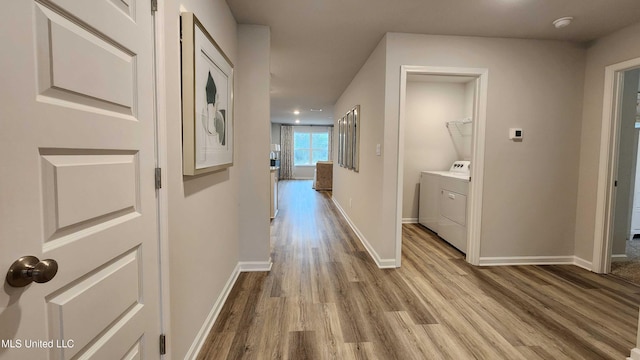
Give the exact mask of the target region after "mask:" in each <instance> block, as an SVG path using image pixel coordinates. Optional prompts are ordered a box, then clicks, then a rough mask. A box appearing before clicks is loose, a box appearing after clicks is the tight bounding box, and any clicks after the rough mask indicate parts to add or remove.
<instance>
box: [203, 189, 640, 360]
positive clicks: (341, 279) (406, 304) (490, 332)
mask: <svg viewBox="0 0 640 360" xmlns="http://www.w3.org/2000/svg"><path fill="white" fill-rule="evenodd" d="M310 185H311V184H310V182H308V181H283V182H281V183H280V211H279V214H278V216H277V218H276V219H275V220H273V221H272V224H271V241H272V260H273V262H274V264H273V268H272V270H271V272H269V273H243V274H241V275H240V276H239V278H238V280H237V282H236V284H235V286H234V288H233V289H232V290H231V293H230V296H229V298H228V300H227V302H226V304H225V305H224V306H223V309H222V311H221V313H220V315H219V316H218V319H217V321H216V323H215V324H214V326H213V328H212V330H211V332H210V334H209V335H208V337H207V340H206V341H205V344H204V346H203V348H202V349H201V352H200V354H199V355H198V360H209V359H212V360H218V359H259V360H262V359H264V360H271V359H321V360H323V359H340V360H342V359H346V360H351V359H384V360H387V359H402V360H405V359H416V360H422V359H438V360H439V359H456V360H458V359H491V360H494V359H545V360H546V359H554V360H555V359H568V360H573V359H587V360H590V359H594V360H595V359H622V358H625V357H626V356H628V355H629V350H630V349H631V348H633V347H634V346H635V341H636V328H637V324H638V320H637V319H638V304H640V287H638V286H635V285H632V284H629V283H626V282H625V281H622V280H620V279H617V278H613V277H610V276H602V275H598V274H594V273H591V272H588V271H586V270H584V269H580V268H578V267H575V266H564V265H553V266H505V267H491V268H489V267H486V268H485V267H474V266H471V265H469V264H468V263H467V262H466V261H465V260H464V254H462V253H460V252H459V251H457V250H456V249H455V248H453V247H451V246H450V245H449V244H447V243H446V242H444V241H442V240H441V239H439V238H438V237H437V235H435V234H434V233H433V232H431V231H429V230H427V229H425V228H424V227H422V226H420V225H417V224H406V225H403V229H402V234H403V248H402V265H403V266H402V268H399V269H385V270H381V269H379V268H378V267H377V266H376V265H375V263H374V262H373V261H372V259H371V258H370V256H369V254H368V253H367V251H366V250H365V248H364V246H363V245H362V244H361V243H360V240H359V239H358V238H357V236H356V235H355V234H354V233H353V231H351V229H350V227H349V225H348V223H347V222H346V221H345V220H344V219H343V218H341V215H340V213H339V211H338V210H337V209H336V207H335V206H334V205H333V203H332V201H331V193H330V192H316V191H314V190H312V189H311V188H310Z"/></svg>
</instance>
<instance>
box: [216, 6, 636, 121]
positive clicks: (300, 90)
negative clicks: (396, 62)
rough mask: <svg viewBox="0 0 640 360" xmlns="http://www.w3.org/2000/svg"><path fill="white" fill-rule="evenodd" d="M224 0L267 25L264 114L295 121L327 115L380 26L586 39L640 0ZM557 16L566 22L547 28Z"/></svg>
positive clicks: (239, 15) (628, 13)
mask: <svg viewBox="0 0 640 360" xmlns="http://www.w3.org/2000/svg"><path fill="white" fill-rule="evenodd" d="M227 3H228V4H229V7H230V8H231V11H232V13H233V15H234V16H235V18H236V20H237V21H238V23H240V24H257V25H268V26H270V27H271V121H272V122H274V123H294V121H295V120H296V119H299V120H300V124H301V125H305V124H318V125H321V124H332V123H333V120H332V119H333V105H334V104H335V102H336V101H337V99H338V97H339V96H340V95H341V94H342V92H343V91H344V90H345V88H346V87H347V85H348V84H349V83H350V82H351V80H352V79H353V77H354V76H355V75H356V73H357V72H358V70H359V69H360V67H361V66H362V65H363V64H364V63H365V61H366V60H367V58H368V56H369V54H371V52H372V51H373V49H374V48H375V47H376V45H377V44H378V42H379V41H380V40H381V39H382V37H383V36H384V34H385V33H386V32H405V33H420V34H438V35H466V36H492V37H510V38H526V39H555V40H568V41H576V42H588V41H590V40H594V39H597V38H599V37H602V36H604V35H607V34H609V33H611V32H614V31H615V30H618V29H620V28H623V27H625V26H628V25H631V24H633V23H636V22H639V21H640V0H227ZM564 16H572V17H574V21H573V23H572V24H571V25H570V26H568V27H566V28H563V29H556V28H554V27H553V25H552V22H553V21H554V20H555V19H557V18H560V17H564ZM310 109H322V110H323V111H313V112H312V111H310ZM294 110H299V111H300V114H299V115H294V113H293V111H294Z"/></svg>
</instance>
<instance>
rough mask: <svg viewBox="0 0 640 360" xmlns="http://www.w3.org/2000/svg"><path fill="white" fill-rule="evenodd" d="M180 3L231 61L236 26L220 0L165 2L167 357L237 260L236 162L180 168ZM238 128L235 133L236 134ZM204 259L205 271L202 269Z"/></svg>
mask: <svg viewBox="0 0 640 360" xmlns="http://www.w3.org/2000/svg"><path fill="white" fill-rule="evenodd" d="M181 5H182V6H183V7H184V10H186V11H192V12H194V13H195V14H197V16H198V19H199V20H200V21H201V22H202V24H203V25H204V26H205V28H206V29H207V30H208V31H209V33H210V34H211V36H213V38H214V39H216V41H217V42H218V45H220V47H221V48H222V49H223V50H224V51H225V53H226V54H227V56H228V57H229V58H230V59H231V61H232V62H233V63H235V62H236V59H237V57H236V47H237V39H236V29H237V26H236V22H235V20H234V18H233V16H232V15H231V11H230V10H229V8H228V7H227V5H226V3H225V2H224V1H221V0H217V1H202V0H186V1H183V2H178V1H176V0H168V1H166V2H165V4H164V6H165V33H164V36H165V39H166V44H165V54H164V57H165V62H166V74H165V76H166V100H167V103H166V111H167V115H166V117H167V153H168V159H167V160H168V169H166V174H167V175H166V176H167V180H168V184H167V187H168V207H169V209H168V213H169V259H170V260H169V267H170V294H171V296H170V299H169V300H170V306H171V319H170V320H171V333H170V334H168V336H169V339H170V344H171V348H170V350H169V351H170V352H171V354H172V357H173V358H174V359H182V358H184V356H185V355H186V353H187V351H188V350H189V347H190V346H191V345H192V343H193V341H194V339H195V338H196V335H197V333H198V331H199V330H200V329H201V327H202V326H203V324H204V322H205V320H206V318H207V315H208V314H209V312H210V311H211V308H212V307H213V304H214V303H215V301H216V300H217V299H218V296H219V295H220V293H221V292H222V289H223V287H224V285H225V283H226V282H227V280H228V279H229V276H230V275H231V273H232V271H233V269H234V268H235V267H236V264H237V263H238V260H239V248H238V228H239V227H238V185H239V182H238V181H237V178H238V166H237V165H234V166H232V167H231V168H229V169H228V170H224V171H220V172H216V173H213V174H208V175H202V176H192V177H183V176H182V122H181V119H182V115H181V101H180V39H179V34H180V28H179V24H180V6H181ZM238 135H239V134H237V133H236V134H235V139H236V140H237V139H238ZM237 155H238V154H237V153H236V154H235V156H236V158H235V159H234V161H235V160H237ZM203 267H205V268H206V274H203V273H202V271H203ZM194 274H198V275H197V276H194Z"/></svg>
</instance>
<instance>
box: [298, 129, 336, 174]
mask: <svg viewBox="0 0 640 360" xmlns="http://www.w3.org/2000/svg"><path fill="white" fill-rule="evenodd" d="M293 149H294V150H293V159H294V161H293V164H294V165H295V166H304V165H315V164H316V162H318V161H327V160H328V159H329V134H328V132H327V131H323V132H315V131H305V130H302V131H295V133H294V135H293Z"/></svg>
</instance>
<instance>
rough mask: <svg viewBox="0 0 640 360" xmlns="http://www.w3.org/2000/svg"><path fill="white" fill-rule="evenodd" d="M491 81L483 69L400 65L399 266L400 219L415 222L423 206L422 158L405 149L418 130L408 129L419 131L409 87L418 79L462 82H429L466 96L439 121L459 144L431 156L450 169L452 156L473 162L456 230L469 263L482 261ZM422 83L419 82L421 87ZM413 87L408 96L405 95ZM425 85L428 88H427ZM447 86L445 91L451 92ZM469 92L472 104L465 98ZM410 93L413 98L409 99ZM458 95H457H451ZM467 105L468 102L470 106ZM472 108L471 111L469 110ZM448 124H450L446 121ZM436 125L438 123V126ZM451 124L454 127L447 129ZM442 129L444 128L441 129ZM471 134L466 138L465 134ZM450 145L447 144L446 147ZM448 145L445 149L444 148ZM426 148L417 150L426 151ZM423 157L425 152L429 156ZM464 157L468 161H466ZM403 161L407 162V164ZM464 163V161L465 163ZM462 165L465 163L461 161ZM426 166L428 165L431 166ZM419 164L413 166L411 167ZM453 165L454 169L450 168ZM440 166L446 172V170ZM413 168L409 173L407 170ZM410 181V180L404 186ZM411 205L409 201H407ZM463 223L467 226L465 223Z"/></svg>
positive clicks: (399, 251) (399, 247)
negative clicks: (485, 153) (482, 228)
mask: <svg viewBox="0 0 640 360" xmlns="http://www.w3.org/2000/svg"><path fill="white" fill-rule="evenodd" d="M487 80H488V70H487V69H479V68H450V67H429V66H407V65H405V66H402V67H401V74H400V113H399V129H398V130H399V131H398V134H399V135H398V137H399V138H398V183H397V194H396V196H397V200H396V204H397V208H396V210H397V214H396V224H397V226H396V264H397V266H400V262H401V255H402V223H403V220H404V221H405V222H414V220H418V219H419V215H418V214H419V209H418V211H417V214H416V213H415V211H414V210H416V204H415V202H416V201H418V202H419V200H417V199H419V195H417V194H419V187H418V186H417V183H418V182H419V180H417V181H416V179H419V176H420V174H419V173H416V171H417V170H416V169H417V167H416V166H418V167H419V166H421V165H420V164H421V163H422V162H421V161H416V157H417V156H419V154H416V153H415V152H413V150H407V148H406V145H407V144H409V143H411V142H413V141H414V140H415V139H413V138H414V135H415V134H414V133H412V134H411V136H409V135H408V134H407V133H408V132H409V131H412V132H413V131H415V129H414V125H415V124H414V123H415V122H414V121H412V119H411V118H412V117H413V115H414V114H412V112H414V111H415V109H412V108H411V106H410V104H409V106H408V101H409V102H411V101H412V99H411V96H412V95H411V90H410V89H411V88H412V87H414V85H415V84H413V83H415V82H423V83H429V82H431V83H447V84H449V85H451V84H456V83H458V84H459V86H460V89H457V90H456V89H454V88H456V86H454V85H451V86H440V85H438V86H427V87H428V88H429V89H428V90H427V92H428V91H432V90H434V89H435V88H437V87H440V88H442V89H444V88H447V89H448V90H451V91H450V92H451V93H452V94H453V93H455V92H458V93H459V92H460V91H462V96H461V98H462V99H463V100H462V102H461V103H460V105H459V106H461V107H462V109H458V110H460V111H457V112H456V110H451V109H449V110H448V111H449V112H450V113H449V115H448V116H449V117H451V118H450V119H440V120H439V121H441V122H442V124H441V125H442V126H443V129H444V132H445V134H447V133H448V134H449V135H447V136H450V137H451V139H452V140H453V139H454V138H457V139H456V140H457V141H456V144H453V145H451V144H449V145H451V147H450V148H449V150H442V151H443V152H446V154H444V155H443V156H442V157H437V156H436V158H433V157H432V159H433V160H434V161H435V162H434V164H437V165H434V166H435V167H446V169H449V166H450V165H451V164H450V163H449V164H448V165H446V166H445V165H444V162H445V161H451V160H465V161H467V162H468V161H470V166H469V167H468V170H469V179H468V180H469V181H468V194H464V196H465V197H466V199H465V201H464V203H465V208H464V209H462V210H460V209H458V210H457V212H460V213H461V214H460V215H461V216H463V217H464V221H457V224H454V225H455V227H456V228H455V231H456V232H458V236H456V239H457V240H458V241H460V239H463V240H462V241H463V242H464V245H465V246H464V250H466V251H464V252H465V253H466V260H467V262H469V263H471V264H473V265H479V262H480V225H481V221H480V220H481V215H482V188H483V186H482V182H483V178H484V174H483V172H484V137H485V123H486V107H487V105H486V103H487ZM418 86H419V85H418ZM408 87H409V92H410V94H409V95H407V92H408ZM423 87H424V86H423ZM448 90H444V91H448ZM465 94H467V95H469V100H468V102H467V101H465V100H464V98H465V97H466V96H464V95H465ZM408 96H409V98H408ZM452 96H453V97H455V95H452ZM467 103H468V105H466V104H467ZM465 107H468V109H465ZM447 122H450V123H451V124H450V125H446V123H447ZM436 126H437V125H436ZM447 126H449V127H450V128H447ZM443 129H441V130H443ZM465 136H468V139H467V140H464V137H465ZM466 141H468V142H469V144H468V149H465V146H466ZM445 147H446V146H445ZM442 149H444V147H443V148H442ZM425 151H427V150H426V149H422V150H419V152H422V153H424V152H425ZM425 157H427V155H426V154H425ZM465 158H466V159H465ZM405 164H408V165H407V166H406V167H405ZM465 164H466V163H465ZM463 166H464V165H463ZM427 167H428V166H427ZM413 168H415V169H413ZM452 168H453V167H452ZM446 169H444V168H443V169H442V170H446ZM422 170H438V169H436V168H431V169H429V168H425V169H422ZM406 171H409V173H406ZM405 176H407V177H408V176H411V179H407V181H405ZM405 183H408V184H405ZM452 196H453V198H454V200H456V201H457V199H459V198H458V197H456V196H457V195H455V194H452V195H451V196H450V197H449V198H451V197H452ZM407 201H408V202H410V204H405V202H407ZM405 205H406V206H405ZM462 225H463V226H462Z"/></svg>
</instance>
